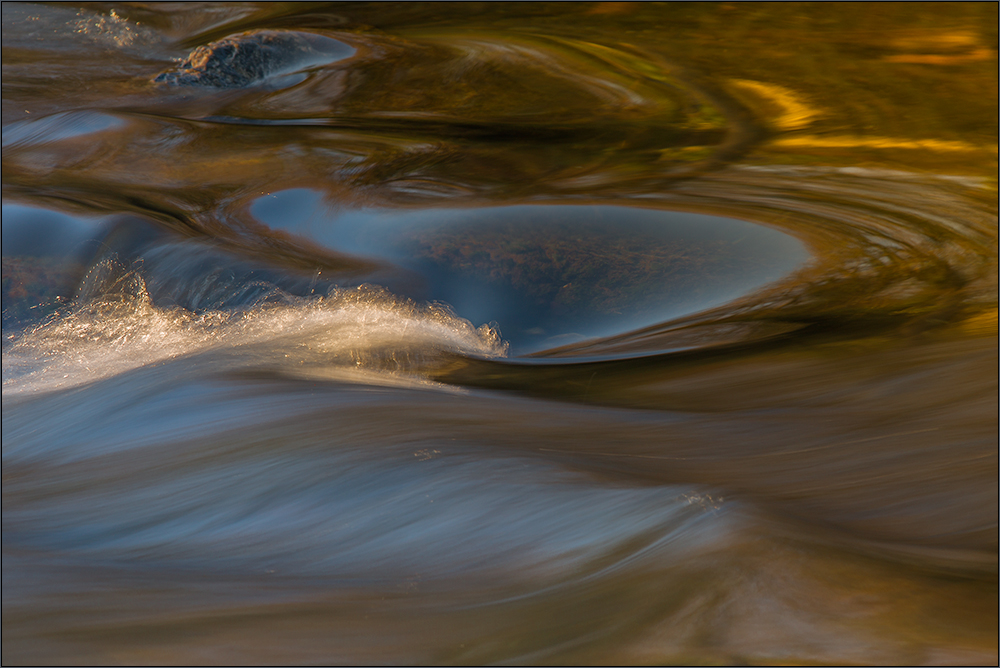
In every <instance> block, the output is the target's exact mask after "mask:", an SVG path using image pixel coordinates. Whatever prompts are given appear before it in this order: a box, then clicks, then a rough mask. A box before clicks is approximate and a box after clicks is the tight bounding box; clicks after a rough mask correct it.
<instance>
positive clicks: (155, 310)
mask: <svg viewBox="0 0 1000 668" xmlns="http://www.w3.org/2000/svg"><path fill="white" fill-rule="evenodd" d="M191 246H192V243H190V242H189V243H179V244H177V243H175V244H167V245H162V246H159V247H156V248H152V249H149V251H148V259H149V262H135V263H132V264H131V265H126V264H124V263H122V262H121V261H120V260H118V259H117V258H115V257H108V258H105V259H103V260H100V261H99V262H97V263H96V264H95V265H94V267H93V268H92V269H91V271H90V272H89V274H88V275H87V277H86V278H85V279H84V281H83V283H82V285H81V288H80V295H79V297H78V298H77V299H76V300H75V301H74V303H73V304H72V305H70V306H69V307H67V308H65V309H62V310H61V311H59V312H57V313H56V314H54V315H53V316H52V317H50V318H49V319H48V320H46V321H45V322H43V323H41V324H39V325H37V326H35V327H33V328H31V329H28V330H26V331H24V332H22V333H18V334H15V335H13V336H11V337H9V338H8V341H7V342H6V345H5V347H4V351H3V394H4V396H7V395H8V394H14V393H24V392H40V391H47V390H55V389H60V388H66V387H72V386H75V385H80V384H84V383H89V382H92V381H95V380H99V379H102V378H107V377H110V376H113V375H116V374H120V373H124V372H126V371H129V370H131V369H135V368H138V367H141V366H145V365H151V364H157V363H161V362H165V361H167V360H171V359H175V358H179V357H183V356H188V355H194V354H198V353H206V352H210V351H211V352H215V353H220V352H222V353H227V354H228V353H232V352H234V351H243V352H244V353H245V354H237V355H236V356H235V357H234V356H232V355H222V356H220V355H218V354H216V355H214V356H213V360H214V361H215V363H216V364H218V366H219V370H234V369H239V368H247V367H251V368H261V367H265V368H270V369H273V370H275V371H281V372H284V373H292V374H300V373H304V374H306V375H309V376H315V375H316V374H320V375H322V374H323V373H324V370H326V371H330V370H336V369H341V370H343V369H345V368H351V369H359V370H362V371H366V372H367V371H375V372H380V373H381V374H382V375H384V376H389V377H392V376H397V377H404V376H413V377H420V376H422V375H423V374H422V371H423V369H424V368H425V367H429V366H433V365H436V364H437V363H438V362H440V361H441V360H442V359H443V358H444V357H446V356H447V355H461V356H472V357H477V358H494V357H501V356H503V355H505V354H506V351H507V346H506V344H505V343H504V342H503V341H502V340H501V338H500V334H499V332H498V331H497V330H496V329H494V328H492V327H491V326H489V325H483V326H480V327H478V328H477V327H474V326H473V325H472V324H471V323H470V322H469V321H468V320H465V319H463V318H460V317H458V316H457V315H455V314H454V313H453V312H452V311H451V309H450V308H449V307H447V306H446V305H442V304H421V303H418V302H416V301H413V300H411V299H407V298H404V297H400V296H398V295H395V294H393V293H391V292H389V291H388V290H385V289H384V288H380V287H378V286H371V285H367V284H364V285H360V286H356V287H334V286H325V289H322V290H318V289H315V288H314V289H313V290H312V291H311V294H306V295H304V296H297V295H295V294H292V293H290V292H287V291H285V290H283V289H282V288H281V287H279V286H278V285H276V284H274V283H271V282H268V281H266V280H260V279H258V280H246V277H245V276H240V275H239V273H238V272H237V271H234V270H231V269H227V268H225V267H219V266H215V267H214V269H212V270H210V271H208V272H207V273H206V272H202V273H200V274H194V273H191V274H186V273H185V271H188V270H192V262H191V259H192V257H193V256H194V257H197V256H199V255H200V260H202V263H205V261H206V260H208V259H209V258H211V257H213V255H214V252H213V251H212V250H210V249H208V248H202V249H201V250H200V252H199V249H197V248H195V249H192V248H191ZM182 257H184V258H186V259H187V261H186V262H181V261H180V259H181V258H182ZM172 260H174V261H177V262H175V263H173V265H172V262H171V261H172ZM171 265H172V266H171Z"/></svg>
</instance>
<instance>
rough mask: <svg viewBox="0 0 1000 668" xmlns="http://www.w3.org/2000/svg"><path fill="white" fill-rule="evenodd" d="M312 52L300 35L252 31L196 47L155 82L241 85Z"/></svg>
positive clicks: (303, 57) (248, 83)
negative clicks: (175, 66) (176, 66)
mask: <svg viewBox="0 0 1000 668" xmlns="http://www.w3.org/2000/svg"><path fill="white" fill-rule="evenodd" d="M313 54H314V51H313V48H312V46H311V45H310V44H309V41H308V40H307V39H306V38H305V37H304V36H303V35H301V34H299V33H296V32H291V31H286V30H256V31H249V32H244V33H239V34H237V35H230V36H229V37H226V38H224V39H220V40H219V41H217V42H211V43H210V44H205V45H204V46H199V47H198V48H196V49H195V50H194V51H192V52H191V55H189V56H188V57H187V59H186V60H185V61H184V62H183V63H181V64H180V65H179V66H178V68H177V69H176V70H173V71H169V72H162V73H160V74H159V75H157V77H156V78H155V79H153V81H154V82H156V83H166V84H172V85H175V86H206V87H212V88H243V87H245V86H251V85H253V84H256V83H259V82H260V81H263V80H264V79H266V78H267V77H269V76H271V75H273V74H276V73H278V72H280V71H282V70H286V69H289V68H291V67H294V66H295V65H297V64H299V63H302V62H303V61H307V60H309V59H310V56H312V55H313Z"/></svg>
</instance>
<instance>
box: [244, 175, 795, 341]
mask: <svg viewBox="0 0 1000 668" xmlns="http://www.w3.org/2000/svg"><path fill="white" fill-rule="evenodd" d="M251 213H252V214H253V216H254V217H255V218H257V219H258V220H259V221H261V222H263V223H265V224H267V225H269V226H270V227H271V228H273V229H277V230H283V231H286V232H292V233H294V234H297V235H301V236H303V237H307V238H309V239H310V240H312V241H315V242H317V243H320V244H322V245H324V246H327V247H329V248H332V249H335V250H337V251H341V252H347V253H353V254H357V255H364V256H369V257H375V258H379V259H382V260H387V261H389V262H392V263H394V264H396V265H398V266H401V267H403V268H405V269H408V270H411V271H414V272H416V273H417V274H419V275H420V276H421V277H422V278H423V280H424V283H423V284H421V285H417V284H416V283H414V285H412V286H410V287H411V290H410V291H409V292H410V294H411V296H414V297H418V298H426V299H430V300H439V301H443V302H445V303H447V304H450V305H451V306H452V307H453V308H454V309H455V311H456V313H458V314H459V315H461V316H462V317H465V318H468V319H469V320H471V321H472V322H473V324H477V325H478V324H482V323H487V322H495V323H497V324H498V325H499V327H500V330H501V333H502V334H503V336H504V338H505V339H506V340H508V341H510V343H511V345H512V351H513V352H514V353H515V354H517V353H521V354H523V353H528V352H534V351H538V350H542V349H546V348H551V347H555V346H560V345H564V344H568V343H574V342H576V341H580V340H584V339H588V338H594V337H602V336H610V335H614V334H619V333H622V332H626V331H630V330H633V329H638V328H640V327H645V326H649V325H653V324H656V323H660V322H665V321H668V320H672V319H675V318H678V317H681V316H685V315H689V314H692V313H696V312H698V311H702V310H704V309H708V308H712V307H715V306H719V305H721V304H724V303H726V302H729V301H731V300H733V299H736V298H738V297H741V296H743V295H746V294H748V293H750V292H752V291H754V290H756V289H758V288H760V287H761V286H764V285H766V284H768V283H770V282H773V281H775V280H777V279H779V278H781V277H782V276H785V275H787V274H788V273H789V272H791V271H792V270H794V269H795V268H796V267H798V266H799V265H801V264H802V263H803V262H805V261H806V260H807V259H808V252H807V251H806V249H805V247H804V245H803V244H802V243H801V242H800V241H799V240H798V239H796V238H794V237H791V236H789V235H787V234H784V233H782V232H779V231H777V230H775V229H772V228H769V227H765V226H762V225H757V224H754V223H750V222H746V221H742V220H736V219H731V218H721V217H718V216H710V215H704V214H698V213H688V212H681V211H663V210H657V209H641V208H634V207H624V206H606V205H570V206H566V205H557V206H554V205H515V206H497V207H484V208H474V209H470V208H466V209H449V208H437V209H421V210H405V209H398V210H386V209H360V210H359V209H337V208H335V207H331V206H329V205H327V204H326V203H325V202H324V200H323V197H322V194H321V193H319V192H317V191H314V190H309V189H301V188H299V189H292V190H285V191H281V192H277V193H269V194H266V195H264V196H262V197H260V198H258V199H257V200H256V201H255V202H254V204H253V205H252V206H251ZM394 288H396V286H394Z"/></svg>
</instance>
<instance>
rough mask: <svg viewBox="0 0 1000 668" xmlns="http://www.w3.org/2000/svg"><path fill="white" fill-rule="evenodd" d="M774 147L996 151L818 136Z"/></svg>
mask: <svg viewBox="0 0 1000 668" xmlns="http://www.w3.org/2000/svg"><path fill="white" fill-rule="evenodd" d="M772 144H773V145H774V146H809V147H813V148H857V147H864V148H913V149H923V150H927V151H942V152H954V151H990V150H992V151H993V152H994V153H996V151H997V147H996V146H976V145H975V144H970V143H968V142H964V141H946V140H943V139H902V138H899V137H851V136H844V135H841V136H832V137H820V136H818V135H801V136H798V137H781V138H780V139H775V140H774V141H773V142H772Z"/></svg>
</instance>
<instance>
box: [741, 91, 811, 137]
mask: <svg viewBox="0 0 1000 668" xmlns="http://www.w3.org/2000/svg"><path fill="white" fill-rule="evenodd" d="M730 83H732V84H733V85H735V86H737V87H738V88H740V89H742V90H745V91H749V92H750V93H753V94H755V95H757V96H759V97H762V98H764V99H765V100H767V101H768V102H773V103H774V104H776V105H777V106H778V107H779V108H780V109H781V113H780V114H779V115H778V116H777V117H776V118H771V119H769V120H770V121H771V124H772V125H774V126H775V127H776V128H778V129H779V130H798V129H800V128H804V127H805V126H807V125H809V124H810V123H812V122H813V121H814V120H815V119H816V117H817V116H819V115H820V112H819V111H818V110H816V109H813V108H812V107H810V106H809V105H807V104H805V103H804V102H802V100H801V98H800V97H799V96H798V95H797V94H796V93H794V92H792V91H790V90H789V89H787V88H784V87H782V86H776V85H774V84H768V83H763V82H761V81H750V80H749V79H731V80H730Z"/></svg>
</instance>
